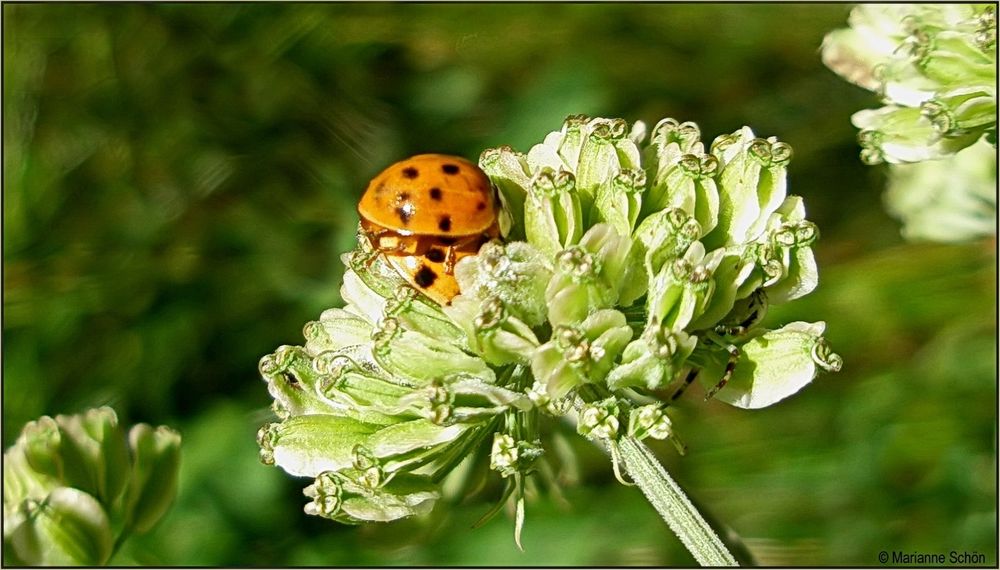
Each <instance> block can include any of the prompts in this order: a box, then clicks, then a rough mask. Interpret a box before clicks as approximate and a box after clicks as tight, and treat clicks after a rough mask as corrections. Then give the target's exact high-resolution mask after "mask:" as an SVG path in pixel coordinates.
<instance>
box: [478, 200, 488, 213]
mask: <svg viewBox="0 0 1000 570" xmlns="http://www.w3.org/2000/svg"><path fill="white" fill-rule="evenodd" d="M476 209H477V210H479V211H480V212H482V211H483V210H485V209H486V202H479V203H478V204H476Z"/></svg>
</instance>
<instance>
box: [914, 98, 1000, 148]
mask: <svg viewBox="0 0 1000 570" xmlns="http://www.w3.org/2000/svg"><path fill="white" fill-rule="evenodd" d="M920 112H921V114H923V116H925V117H927V119H928V120H929V121H930V122H931V124H932V125H933V126H934V128H935V129H936V130H937V132H938V133H939V134H940V135H941V136H946V137H957V136H963V135H967V134H979V133H982V132H983V129H986V128H989V127H990V126H992V125H995V124H996V120H997V99H996V94H995V93H994V92H990V91H989V90H987V89H981V88H971V89H956V90H955V91H952V92H949V93H944V94H941V95H938V96H936V97H934V98H932V99H928V100H927V101H924V102H923V103H922V104H921V105H920Z"/></svg>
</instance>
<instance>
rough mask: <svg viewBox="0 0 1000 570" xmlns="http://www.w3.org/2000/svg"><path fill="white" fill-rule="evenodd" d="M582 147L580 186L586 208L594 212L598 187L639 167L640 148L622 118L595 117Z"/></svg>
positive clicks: (582, 201) (577, 171)
mask: <svg viewBox="0 0 1000 570" xmlns="http://www.w3.org/2000/svg"><path fill="white" fill-rule="evenodd" d="M587 128H588V129H589V134H588V136H587V138H586V140H585V141H584V142H583V146H582V148H581V149H580V160H579V163H578V164H577V168H576V186H577V190H578V191H579V192H580V195H581V197H580V202H581V204H582V205H583V206H584V211H590V206H591V204H593V202H594V197H595V195H596V194H597V189H598V187H600V186H601V185H602V184H604V183H605V182H608V181H609V180H611V179H612V178H613V177H614V176H615V175H616V174H618V173H619V172H621V171H622V170H624V169H630V168H639V166H640V164H639V162H640V158H639V149H638V147H637V146H636V144H635V142H634V141H632V139H630V138H629V136H628V135H629V128H628V123H626V122H625V121H623V120H622V119H593V120H591V121H590V122H589V123H587Z"/></svg>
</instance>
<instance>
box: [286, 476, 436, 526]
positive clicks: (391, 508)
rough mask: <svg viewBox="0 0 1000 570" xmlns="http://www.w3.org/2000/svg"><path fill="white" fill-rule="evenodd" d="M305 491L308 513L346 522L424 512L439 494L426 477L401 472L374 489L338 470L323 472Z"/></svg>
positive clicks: (399, 516) (390, 518) (383, 519)
mask: <svg viewBox="0 0 1000 570" xmlns="http://www.w3.org/2000/svg"><path fill="white" fill-rule="evenodd" d="M303 493H304V494H305V495H306V496H307V497H309V498H311V499H312V501H310V502H309V503H307V504H306V506H305V512H306V514H310V515H317V516H321V517H324V518H328V519H332V520H335V521H337V522H341V523H345V524H358V523H362V522H389V521H394V520H399V519H402V518H406V517H411V516H414V515H420V514H425V513H427V512H429V511H430V510H431V508H432V507H433V506H434V501H436V500H437V499H438V497H440V492H439V491H438V489H437V487H436V486H435V485H434V484H433V483H431V482H430V481H429V480H428V479H427V478H426V477H419V476H415V475H403V474H401V475H398V476H396V477H394V478H393V479H392V480H391V481H388V482H387V483H386V484H384V485H382V486H379V487H378V488H375V489H372V488H369V487H366V486H364V485H359V484H357V483H356V482H354V481H352V480H351V479H350V478H349V477H348V476H346V475H344V474H342V473H338V472H327V473H322V474H320V475H319V476H318V477H316V480H315V481H314V482H313V484H311V485H309V486H308V487H306V488H305V490H304V491H303Z"/></svg>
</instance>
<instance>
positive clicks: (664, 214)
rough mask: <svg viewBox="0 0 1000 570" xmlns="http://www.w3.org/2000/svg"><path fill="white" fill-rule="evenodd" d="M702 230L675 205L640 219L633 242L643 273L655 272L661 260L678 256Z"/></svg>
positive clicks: (661, 263)
mask: <svg viewBox="0 0 1000 570" xmlns="http://www.w3.org/2000/svg"><path fill="white" fill-rule="evenodd" d="M702 233H703V232H702V230H701V225H700V224H699V223H698V222H697V220H695V219H694V217H693V216H691V215H689V214H687V213H685V212H684V211H683V210H679V209H676V208H671V209H667V210H661V211H659V212H656V213H655V214H653V215H651V216H649V217H648V218H646V219H645V220H643V221H642V223H641V224H639V228H638V229H636V231H635V243H634V245H635V246H636V249H637V250H638V252H637V253H642V255H643V261H644V263H645V267H646V272H647V275H650V276H652V275H656V274H657V273H659V272H660V270H661V269H662V268H663V264H664V263H666V262H667V261H669V260H673V259H676V258H678V257H682V256H683V255H684V252H686V251H687V250H688V248H689V247H691V244H692V243H694V242H695V241H697V240H698V238H699V237H701V235H702ZM638 246H641V247H638Z"/></svg>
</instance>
